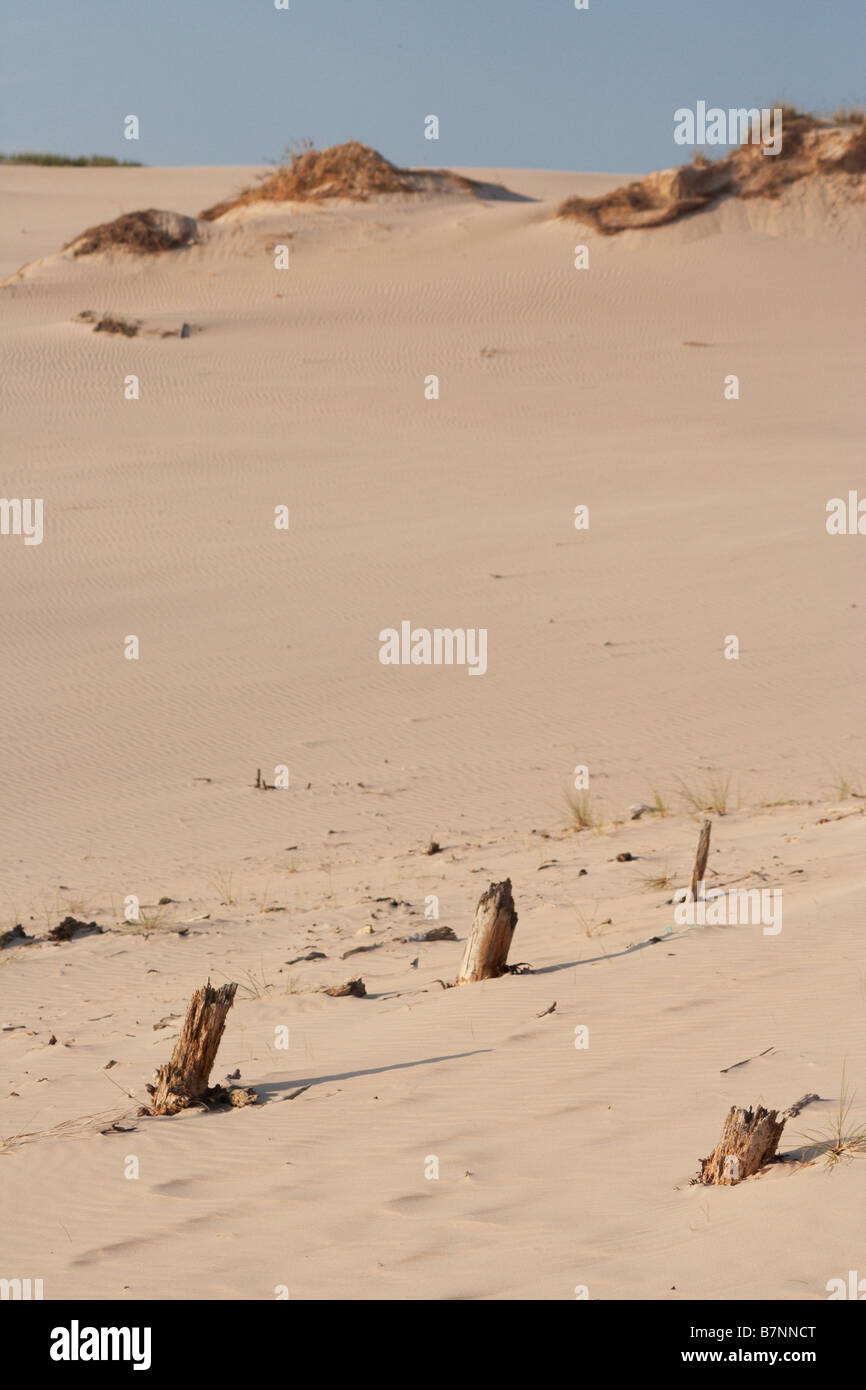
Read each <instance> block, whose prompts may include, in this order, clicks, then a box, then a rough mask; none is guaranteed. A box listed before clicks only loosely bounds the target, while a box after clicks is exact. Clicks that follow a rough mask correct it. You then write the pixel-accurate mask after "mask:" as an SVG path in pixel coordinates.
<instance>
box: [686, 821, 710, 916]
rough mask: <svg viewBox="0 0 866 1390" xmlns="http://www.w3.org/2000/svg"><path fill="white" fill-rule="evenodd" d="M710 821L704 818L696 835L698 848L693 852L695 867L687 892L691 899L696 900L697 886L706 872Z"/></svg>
mask: <svg viewBox="0 0 866 1390" xmlns="http://www.w3.org/2000/svg"><path fill="white" fill-rule="evenodd" d="M711 824H712V822H711V821H708V820H705V821H704V823H703V825H702V826H701V833H700V835H699V836H698V848H697V853H696V854H695V867H694V868H693V869H692V884H691V888H690V889H689V892H690V893H691V895H692V901H693V902H697V900H698V886H699V884H701V883H703V881H704V874H705V873H706V872H707V859H708V857H709V853H710V827H711Z"/></svg>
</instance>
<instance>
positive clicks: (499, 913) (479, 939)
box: [457, 878, 517, 985]
mask: <svg viewBox="0 0 866 1390" xmlns="http://www.w3.org/2000/svg"><path fill="white" fill-rule="evenodd" d="M516 926H517V913H516V912H515V910H514V899H513V898H512V896H511V879H510V878H507V879H505V881H504V882H503V883H491V885H490V887H489V888H488V889H487V892H486V893H482V894H481V897H480V898H479V899H478V906H477V907H476V909H475V919H474V921H473V923H472V930H471V931H470V933H469V940H468V941H467V942H466V951H465V953H464V955H463V964H462V965H461V967H460V974H459V975H458V976H457V984H458V985H466V984H473V983H474V982H475V981H477V980H495V979H497V978H498V977H499V976H500V975H504V974H505V971H506V964H505V962H506V961H507V959H508V950H509V947H510V946H511V938H512V937H513V936H514V928H515V927H516Z"/></svg>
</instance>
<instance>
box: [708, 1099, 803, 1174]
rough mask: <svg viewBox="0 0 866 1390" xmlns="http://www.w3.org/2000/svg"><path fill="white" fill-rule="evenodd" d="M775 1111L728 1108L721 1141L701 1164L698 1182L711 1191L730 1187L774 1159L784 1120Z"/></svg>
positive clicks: (734, 1106)
mask: <svg viewBox="0 0 866 1390" xmlns="http://www.w3.org/2000/svg"><path fill="white" fill-rule="evenodd" d="M776 1114H777V1112H776V1111H775V1110H765V1109H764V1107H763V1105H759V1106H758V1108H757V1110H741V1109H740V1107H739V1106H737V1105H732V1106H731V1108H730V1110H729V1111H728V1113H727V1115H726V1117H725V1123H724V1125H723V1127H722V1137H721V1139H720V1140H719V1142H718V1144H717V1145H716V1147H715V1149H714V1150H713V1152H712V1153H711V1154H710V1156H709V1158H705V1159H703V1160H702V1161H701V1174H700V1177H699V1179H698V1181H699V1182H702V1183H707V1184H711V1185H713V1186H715V1187H733V1186H734V1185H735V1184H736V1183H738V1182H742V1181H743V1179H744V1178H750V1177H751V1176H752V1174H753V1173H757V1171H758V1169H759V1168H762V1167H763V1166H764V1164H765V1163H769V1162H770V1161H771V1159H773V1158H775V1157H776V1149H777V1148H778V1146H779V1140H780V1138H781V1136H782V1130H783V1129H784V1128H785V1118H786V1117H785V1116H784V1115H783V1116H782V1118H781V1120H779V1119H777V1118H776Z"/></svg>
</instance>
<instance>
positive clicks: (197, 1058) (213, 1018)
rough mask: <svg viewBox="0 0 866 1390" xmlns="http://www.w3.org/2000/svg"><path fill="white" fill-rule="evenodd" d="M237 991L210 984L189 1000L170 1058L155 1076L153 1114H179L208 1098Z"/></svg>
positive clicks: (232, 986)
mask: <svg viewBox="0 0 866 1390" xmlns="http://www.w3.org/2000/svg"><path fill="white" fill-rule="evenodd" d="M236 990H237V985H236V984H229V985H220V987H219V989H214V988H213V986H212V985H211V984H210V983H208V984H206V985H203V986H202V988H201V989H197V990H196V992H195V994H194V995H193V996H192V998H191V999H190V1001H189V1006H188V1008H187V1011H186V1018H185V1019H184V1024H183V1028H182V1029H181V1032H180V1036H179V1038H178V1040H177V1042H176V1043H175V1045H174V1051H173V1053H172V1054H171V1061H170V1062H168V1063H166V1065H165V1066H162V1067H160V1068H159V1071H158V1072H157V1075H156V1085H155V1086H154V1088H153V1093H152V1094H153V1107H152V1108H153V1114H154V1115H176V1114H177V1112H178V1111H179V1110H185V1109H187V1107H188V1106H190V1105H199V1104H201V1102H202V1101H205V1100H207V1099H208V1095H209V1091H208V1081H209V1080H210V1074H211V1069H212V1067H213V1064H214V1062H215V1060H216V1055H217V1048H218V1047H219V1045H220V1039H221V1038H222V1035H223V1029H224V1028H225V1026H226V1017H227V1015H228V1011H229V1009H230V1008H231V1006H232V1004H233V1003H234V998H235V991H236ZM215 1089H216V1090H222V1089H223V1088H221V1087H217V1088H215Z"/></svg>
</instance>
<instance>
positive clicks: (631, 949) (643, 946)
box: [532, 932, 681, 975]
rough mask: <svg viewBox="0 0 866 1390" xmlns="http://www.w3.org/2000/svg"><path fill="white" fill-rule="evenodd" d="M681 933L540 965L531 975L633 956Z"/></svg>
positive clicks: (545, 973) (677, 937) (671, 933)
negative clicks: (597, 953)
mask: <svg viewBox="0 0 866 1390" xmlns="http://www.w3.org/2000/svg"><path fill="white" fill-rule="evenodd" d="M680 936H681V933H679V932H668V933H667V934H666V935H665V936H656V937H654V938H653V939H652V940H650V941H637V942H635V944H634V946H626V947H624V948H623V950H621V951H609V952H607V953H605V954H603V955H600V956H589V957H588V958H587V959H586V960H567V961H563V963H562V964H561V965H540V966H538V967H537V969H534V970H533V971H532V973H533V975H554V974H555V973H556V971H557V970H572V969H573V968H574V967H575V966H576V965H597V964H598V962H599V961H602V960H619V959H620V958H621V957H622V956H633V955H634V953H635V951H646V950H649V949H650V947H652V946H660V945H661V944H662V942H665V943H667V942H669V941H678V940H679V939H680Z"/></svg>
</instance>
